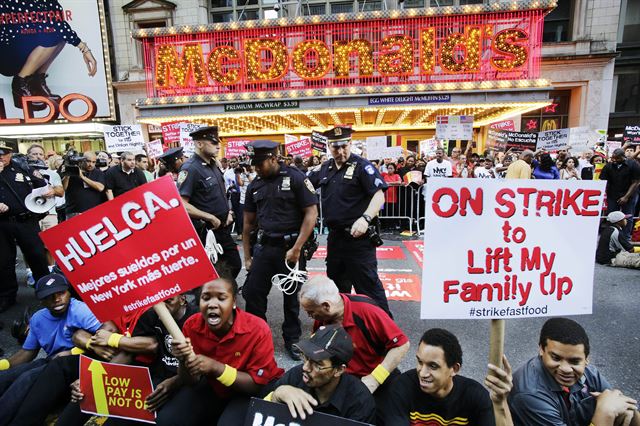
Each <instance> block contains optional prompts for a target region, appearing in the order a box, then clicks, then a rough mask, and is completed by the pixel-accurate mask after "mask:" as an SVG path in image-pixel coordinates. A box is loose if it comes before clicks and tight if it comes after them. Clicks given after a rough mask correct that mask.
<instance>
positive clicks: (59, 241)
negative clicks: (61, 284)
mask: <svg viewBox="0 0 640 426" xmlns="http://www.w3.org/2000/svg"><path fill="white" fill-rule="evenodd" d="M40 236H41V238H42V241H44V244H45V245H46V247H47V248H48V249H49V252H50V253H52V254H53V256H54V257H55V259H56V262H57V264H58V266H59V267H60V268H61V269H62V271H63V272H64V274H65V276H66V277H67V279H68V280H69V281H70V282H71V284H72V285H73V287H74V288H75V289H76V290H77V291H78V294H79V295H80V297H81V298H82V300H83V301H84V302H85V303H86V304H87V305H88V306H89V308H90V309H91V311H92V312H93V313H94V314H95V315H96V317H98V319H99V320H100V321H103V322H104V321H108V320H110V319H114V318H118V317H120V316H123V315H125V314H130V313H131V312H135V311H137V310H139V309H146V308H148V307H150V306H152V305H154V304H156V303H159V302H161V301H163V300H165V299H168V298H170V297H172V296H175V295H176V294H179V293H184V292H185V291H187V290H190V289H192V288H195V287H198V286H201V285H202V284H204V283H205V282H208V281H211V280H214V279H215V278H217V274H216V272H215V270H214V269H213V266H212V265H211V262H210V261H209V258H208V257H207V255H206V253H205V251H204V248H203V247H202V244H201V243H200V240H199V238H198V235H197V234H196V231H195V229H194V228H193V225H192V223H191V220H190V219H189V216H188V215H187V212H186V210H185V209H184V206H183V205H182V201H181V198H180V195H179V194H178V190H177V189H176V185H175V183H174V182H173V180H172V179H171V177H169V176H165V177H163V178H160V179H157V180H154V181H153V182H149V183H147V184H145V185H142V186H140V187H138V188H135V189H133V190H131V191H129V192H127V193H125V194H123V195H121V196H119V197H116V198H115V199H114V200H112V201H109V202H107V203H104V204H101V205H100V206H98V207H95V208H93V209H91V210H89V211H87V212H85V213H83V214H81V215H79V216H76V217H74V218H72V219H70V220H67V221H65V222H62V223H61V224H60V225H58V226H55V227H53V228H50V229H48V230H46V231H44V232H42V233H41V234H40Z"/></svg>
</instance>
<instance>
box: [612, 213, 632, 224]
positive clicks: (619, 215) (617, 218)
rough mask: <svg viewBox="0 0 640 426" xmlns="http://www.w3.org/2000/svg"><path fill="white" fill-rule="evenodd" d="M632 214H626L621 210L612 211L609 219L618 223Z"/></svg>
mask: <svg viewBox="0 0 640 426" xmlns="http://www.w3.org/2000/svg"><path fill="white" fill-rule="evenodd" d="M630 217H631V215H630V214H624V213H622V212H621V211H617V212H611V213H609V214H608V215H607V220H608V221H609V222H610V223H618V222H620V221H621V220H623V219H628V218H630Z"/></svg>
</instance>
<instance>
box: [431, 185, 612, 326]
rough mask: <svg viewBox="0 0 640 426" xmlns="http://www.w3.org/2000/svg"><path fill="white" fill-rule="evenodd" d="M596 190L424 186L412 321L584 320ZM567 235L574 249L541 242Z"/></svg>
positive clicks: (599, 190)
mask: <svg viewBox="0 0 640 426" xmlns="http://www.w3.org/2000/svg"><path fill="white" fill-rule="evenodd" d="M604 190H605V182H603V181H588V180H584V181H578V180H506V181H499V180H484V179H446V178H432V179H430V180H429V181H428V183H427V191H426V218H425V220H426V223H425V229H426V230H427V231H426V233H425V238H424V269H423V276H422V306H421V314H420V316H421V318H423V319H426V318H430V319H463V318H467V319H469V318H474V319H478V318H485V319H488V318H492V319H505V318H524V317H539V316H560V315H561V316H564V315H579V314H590V313H591V311H592V303H593V297H592V296H593V272H594V258H595V249H596V243H597V236H598V225H599V221H600V212H601V209H602V202H603V199H604ZM567 229H571V231H572V232H573V233H576V234H577V235H580V243H579V244H576V243H575V241H573V240H571V239H570V238H549V235H564V234H566V231H567ZM479 230H482V232H479ZM461 241H463V243H461Z"/></svg>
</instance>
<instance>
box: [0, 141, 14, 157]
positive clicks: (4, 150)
mask: <svg viewBox="0 0 640 426" xmlns="http://www.w3.org/2000/svg"><path fill="white" fill-rule="evenodd" d="M11 152H13V148H11V147H10V146H9V145H7V144H5V143H3V142H0V155H5V154H9V153H11Z"/></svg>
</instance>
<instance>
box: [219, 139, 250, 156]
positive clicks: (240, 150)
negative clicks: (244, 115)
mask: <svg viewBox="0 0 640 426" xmlns="http://www.w3.org/2000/svg"><path fill="white" fill-rule="evenodd" d="M249 142H251V141H250V140H248V139H226V143H227V145H226V147H225V148H224V156H225V157H227V158H231V157H239V156H241V155H242V154H246V153H247V147H246V145H247V144H248V143H249Z"/></svg>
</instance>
